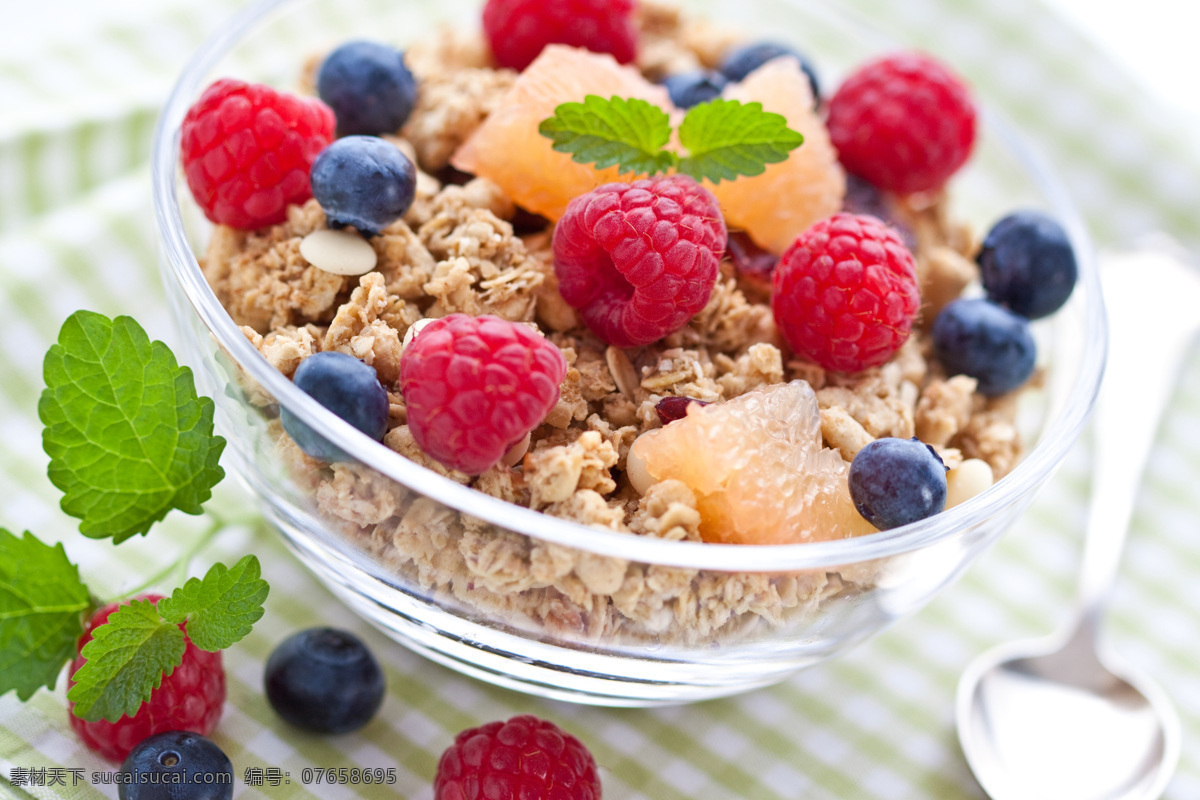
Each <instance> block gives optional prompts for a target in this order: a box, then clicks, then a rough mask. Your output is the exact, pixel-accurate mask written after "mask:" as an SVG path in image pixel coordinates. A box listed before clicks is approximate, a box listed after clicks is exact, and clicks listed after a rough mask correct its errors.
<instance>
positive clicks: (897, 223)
mask: <svg viewBox="0 0 1200 800" xmlns="http://www.w3.org/2000/svg"><path fill="white" fill-rule="evenodd" d="M843 210H845V211H846V212H848V213H850V214H868V215H870V216H872V217H875V218H876V219H879V220H882V221H883V222H886V223H887V224H888V225H889V226H890V227H891V228H892V229H894V230H895V231H896V233H898V234H900V238H901V239H902V240H903V241H904V246H905V247H907V248H908V249H909V250H911V251H912V252H914V253H915V252H916V251H917V235H916V234H915V233H913V229H912V228H911V227H909V225H908V223H907V222H905V221H904V220H903V219H901V218H900V217H899V215H897V214H896V212H895V210H894V207H893V206H892V203H891V201H890V200H888V198H887V195H885V194H884V193H883V192H882V191H880V189H879V188H878V187H877V186H875V185H874V184H872V183H871V182H870V181H868V180H866V179H865V178H860V177H858V176H857V175H855V174H853V173H846V200H845V202H844V203H843Z"/></svg>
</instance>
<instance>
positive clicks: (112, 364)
mask: <svg viewBox="0 0 1200 800" xmlns="http://www.w3.org/2000/svg"><path fill="white" fill-rule="evenodd" d="M43 372H44V375H45V380H46V388H45V390H44V391H43V392H42V397H41V400H40V401H39V402H38V416H39V417H40V418H41V420H42V422H43V423H44V424H45V426H46V428H45V430H44V431H43V433H42V446H43V448H44V449H45V451H46V454H47V455H49V456H50V468H49V470H48V474H49V476H50V480H51V481H52V482H53V483H54V485H55V486H57V487H58V488H59V489H61V490H62V491H63V493H64V496H63V499H62V509H63V511H65V512H66V513H68V514H70V515H71V516H73V517H77V518H79V519H80V520H81V522H80V526H79V530H80V531H81V532H82V533H83V534H84V535H85V536H90V537H92V538H96V539H100V538H104V537H106V536H111V537H113V541H114V542H122V541H124V540H125V539H128V538H129V537H130V536H133V535H134V534H138V533H142V534H144V533H145V532H146V531H147V530H149V528H150V526H151V525H153V524H154V523H155V522H157V521H158V520H160V519H162V518H163V517H164V516H166V515H167V512H169V511H170V510H171V509H173V508H177V509H179V510H180V511H183V512H184V513H186V514H199V513H200V506H201V504H203V503H204V502H205V501H206V500H208V498H209V497H210V496H211V494H212V491H211V490H212V487H213V486H214V485H216V483H217V482H218V481H220V480H221V478H223V477H224V475H225V472H224V470H222V469H221V467H220V466H218V465H217V461H218V460H219V459H220V456H221V450H222V449H223V448H224V447H225V440H224V439H222V438H221V437H220V436H214V435H213V403H212V400H210V399H208V398H207V397H197V396H196V387H195V384H194V383H193V382H192V371H191V370H190V369H188V368H187V367H180V366H178V364H177V363H176V361H175V356H174V355H173V354H172V353H171V351H170V349H169V348H168V347H167V346H166V345H165V344H163V343H162V342H157V341H156V342H151V341H150V339H149V337H148V336H147V335H146V332H145V331H144V330H142V328H141V326H139V325H138V324H137V322H135V321H134V320H133V319H131V318H130V317H117V318H116V319H115V320H109V319H108V318H107V317H105V316H104V315H102V314H96V313H94V312H91V311H76V312H75V313H74V314H72V315H71V316H70V317H68V318H67V321H66V322H65V323H63V326H62V330H61V331H59V334H58V343H57V344H55V345H54V346H53V347H51V348H50V350H49V352H47V353H46V359H45V362H44V364H43Z"/></svg>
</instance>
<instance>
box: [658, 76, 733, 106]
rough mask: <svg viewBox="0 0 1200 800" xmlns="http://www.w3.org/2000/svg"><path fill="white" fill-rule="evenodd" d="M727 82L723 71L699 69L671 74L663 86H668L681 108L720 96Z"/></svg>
mask: <svg viewBox="0 0 1200 800" xmlns="http://www.w3.org/2000/svg"><path fill="white" fill-rule="evenodd" d="M726 83H728V81H726V80H725V76H724V75H722V74H721V73H719V72H713V71H712V70H707V69H699V70H694V71H692V72H681V73H679V74H678V75H671V76H669V77H668V78H667V79H666V80H665V81H663V86H666V87H667V93H668V94H670V95H671V102H672V103H674V104H675V105H676V106H678V107H679V108H691V107H692V106H696V105H699V104H701V103H707V102H708V101H709V100H712V99H714V98H717V97H720V96H721V90H722V89H724V88H725V84H726Z"/></svg>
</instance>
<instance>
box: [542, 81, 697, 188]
mask: <svg viewBox="0 0 1200 800" xmlns="http://www.w3.org/2000/svg"><path fill="white" fill-rule="evenodd" d="M538 133H540V134H541V135H542V136H545V137H546V138H548V139H552V140H553V141H554V145H553V147H554V149H555V150H557V151H558V152H560V153H570V154H571V158H572V160H574V161H577V162H579V163H580V164H595V165H596V168H597V169H605V168H607V167H611V166H613V165H614V164H616V165H619V172H620V173H621V174H624V173H626V172H634V173H639V174H646V175H655V174H657V173H659V172H666V171H667V170H668V169H669V168H670V167H672V166H674V164H675V161H676V156H675V154H674V153H671V152H668V151H665V150H663V149H662V148H663V147H664V146H665V145H666V143H667V140H668V139H670V138H671V118H670V117H668V116H667V113H666V112H665V111H663V110H662V109H661V108H659V107H658V106H655V105H653V104H651V103H648V102H646V101H645V100H639V99H637V98H629V99H622V98H620V97H613V98H612V99H611V100H605V99H604V98H602V97H599V96H598V95H594V94H589V95H587V96H586V97H585V98H584V99H583V102H582V103H563V104H562V105H560V106H558V107H557V108H556V109H554V116H553V117H550V118H549V119H547V120H543V122H542V124H541V125H539V126H538Z"/></svg>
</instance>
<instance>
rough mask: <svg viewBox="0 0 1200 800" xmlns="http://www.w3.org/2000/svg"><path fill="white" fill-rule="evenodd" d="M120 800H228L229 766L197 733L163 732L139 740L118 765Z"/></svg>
mask: <svg viewBox="0 0 1200 800" xmlns="http://www.w3.org/2000/svg"><path fill="white" fill-rule="evenodd" d="M120 780H121V782H120V783H119V784H118V786H117V796H118V797H119V798H121V800H229V798H231V797H233V764H232V763H230V761H229V756H227V755H225V753H224V752H223V751H222V750H221V748H219V747H217V746H216V745H215V744H213V743H212V741H210V740H209V739H206V738H205V737H203V736H201V735H200V734H198V733H192V732H190V731H166V732H165V733H156V734H154V735H153V736H148V737H146V738H145V739H143V740H142V741H141V742H140V743H139V744H138V746H137V747H135V748H133V750H131V751H130V752H129V755H128V756H127V757H126V758H125V762H124V763H123V764H121V778H120Z"/></svg>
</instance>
